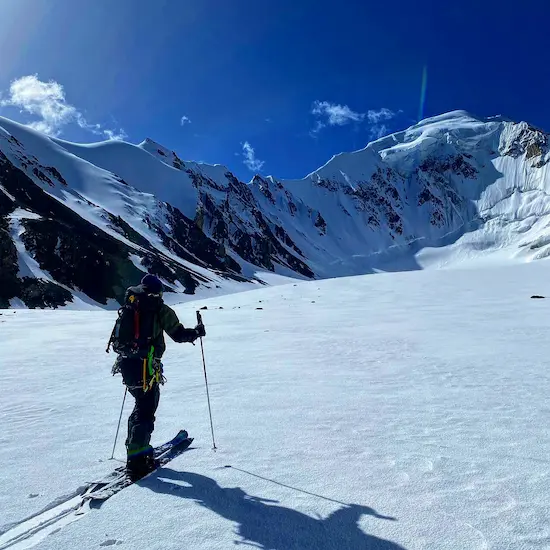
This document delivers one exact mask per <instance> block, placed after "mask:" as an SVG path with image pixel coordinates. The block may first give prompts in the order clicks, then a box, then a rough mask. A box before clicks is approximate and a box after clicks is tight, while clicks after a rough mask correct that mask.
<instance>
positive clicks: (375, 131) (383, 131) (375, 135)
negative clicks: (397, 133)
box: [370, 124, 390, 139]
mask: <svg viewBox="0 0 550 550" xmlns="http://www.w3.org/2000/svg"><path fill="white" fill-rule="evenodd" d="M389 133H390V131H389V129H388V127H387V126H386V125H385V124H375V125H374V126H371V128H370V139H380V138H381V137H384V136H387V135H388V134H389Z"/></svg>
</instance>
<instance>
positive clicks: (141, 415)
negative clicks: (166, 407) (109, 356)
mask: <svg viewBox="0 0 550 550" xmlns="http://www.w3.org/2000/svg"><path fill="white" fill-rule="evenodd" d="M120 370H121V372H122V378H123V380H124V383H125V384H126V386H128V391H129V392H130V394H131V395H132V396H133V397H134V399H135V400H136V402H135V405H134V410H133V411H132V414H131V415H130V417H129V418H128V437H127V438H126V450H127V452H128V458H134V457H137V456H140V455H146V454H150V453H151V452H152V447H151V434H152V433H153V430H154V429H155V413H156V411H157V407H158V404H159V399H160V389H159V385H158V384H157V383H155V384H153V385H152V386H151V387H150V388H149V389H148V390H147V391H143V388H142V384H143V380H142V378H143V369H142V360H140V359H134V358H124V359H122V360H121V364H120Z"/></svg>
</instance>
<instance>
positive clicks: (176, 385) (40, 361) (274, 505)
mask: <svg viewBox="0 0 550 550" xmlns="http://www.w3.org/2000/svg"><path fill="white" fill-rule="evenodd" d="M548 268H549V264H548V263H546V262H537V263H532V264H525V265H517V266H512V267H506V268H505V269H501V268H483V269H476V270H448V271H424V272H411V273H399V274H386V275H379V276H363V277H355V278H343V279H338V280H327V281H322V282H307V283H297V284H290V285H286V286H279V287H271V288H265V289H261V290H257V291H253V292H247V293H241V294H235V295H232V296H225V297H218V298H215V299H210V300H206V301H199V302H195V303H187V304H185V305H182V306H179V307H177V311H178V313H179V315H180V317H181V320H182V321H183V322H184V323H186V324H193V323H194V319H195V309H196V308H197V307H200V306H202V305H208V310H207V311H204V312H203V316H204V320H205V323H206V325H207V331H208V335H207V337H206V339H205V342H204V344H205V354H206V362H207V367H208V376H209V382H210V393H211V402H212V412H213V416H214V426H215V430H216V442H217V445H218V451H217V452H214V451H212V450H211V439H210V426H209V422H208V413H207V405H206V397H205V389H204V379H203V373H202V364H201V355H200V348H198V347H192V346H190V345H176V344H174V343H173V342H168V350H167V353H166V356H165V361H164V362H165V368H166V375H167V377H168V382H167V384H166V386H164V388H163V389H162V398H161V404H160V408H159V411H158V414H157V424H156V430H155V433H154V442H156V443H160V442H162V441H163V440H166V439H168V438H170V437H172V436H173V435H174V434H175V433H176V431H177V430H178V429H179V428H182V427H184V428H186V429H187V430H188V431H189V432H190V434H191V435H192V436H194V437H195V438H196V439H195V443H194V444H193V447H194V449H192V450H190V451H189V452H187V453H186V454H184V455H183V456H181V457H179V458H178V459H176V460H174V461H173V462H172V463H171V464H170V466H169V467H166V468H163V469H162V470H160V471H158V472H157V473H155V474H153V475H152V476H150V477H149V478H147V479H145V480H143V481H141V482H140V483H138V484H136V485H134V486H132V487H130V488H128V489H126V490H124V491H123V492H121V493H119V494H118V495H116V496H114V497H113V498H112V499H110V500H109V501H107V502H106V503H105V504H103V506H101V507H100V508H99V509H91V510H88V511H87V512H86V513H84V514H83V515H81V516H74V515H71V514H72V513H71V512H70V510H69V513H68V515H66V516H64V517H63V519H61V520H60V521H59V522H58V523H54V524H53V525H50V527H48V528H44V529H41V528H40V527H38V528H37V531H36V532H35V533H34V538H33V537H30V538H27V539H25V538H23V539H21V540H20V542H19V543H18V544H14V545H10V542H9V541H10V540H13V537H14V536H15V535H16V534H17V528H18V526H19V529H20V531H21V530H23V531H24V533H23V537H24V536H25V533H27V531H26V530H27V529H28V527H29V525H31V526H32V525H35V526H37V524H38V522H39V521H42V520H44V519H45V518H46V517H47V516H48V514H50V515H51V514H52V513H53V512H52V511H51V510H50V512H47V513H45V514H43V515H39V516H36V517H35V518H34V519H31V520H29V522H27V523H25V524H22V523H21V522H22V521H23V520H24V519H25V518H27V517H29V516H32V515H34V514H37V513H38V512H40V511H41V510H42V509H43V508H45V507H47V506H49V505H52V504H57V505H58V508H55V510H58V509H61V508H63V507H69V508H70V505H71V504H72V502H73V501H71V495H73V494H74V491H75V490H76V489H77V488H78V487H81V486H82V485H83V484H84V483H85V482H86V481H92V480H94V479H97V478H99V477H100V476H102V475H104V474H106V473H107V472H109V471H111V470H112V469H113V467H115V466H117V465H119V462H117V461H109V460H107V459H108V457H109V456H110V454H111V447H112V443H113V437H114V432H115V429H116V422H117V419H118V414H119V411H120V405H121V400H122V394H123V389H122V385H121V383H120V378H119V377H116V378H112V377H111V375H110V366H111V363H112V361H113V359H114V357H113V355H112V354H111V355H106V354H105V353H104V351H103V350H104V347H105V344H106V340H107V338H108V334H109V332H110V329H111V326H112V323H113V321H114V313H113V312H100V311H93V312H84V311H81V312H73V311H17V312H14V311H5V312H3V313H2V315H0V341H1V342H2V359H3V361H2V363H3V366H4V368H3V369H2V379H3V383H2V386H3V388H4V398H3V399H2V400H0V421H1V425H2V430H1V431H0V510H1V512H2V513H1V515H0V518H1V519H0V521H1V522H2V524H3V526H1V525H0V548H1V549H4V548H10V549H21V548H25V547H29V546H30V545H32V544H35V543H36V542H37V541H38V542H39V544H38V548H41V549H43V550H59V549H68V548H79V549H88V548H90V549H91V548H98V547H108V546H120V547H121V548H128V549H134V548H147V549H149V550H156V549H159V550H160V549H162V550H166V549H170V548H174V549H175V548H178V549H180V548H193V549H197V550H202V549H205V550H206V549H208V550H212V549H224V550H225V549H229V548H234V547H235V544H244V545H247V546H252V547H257V548H264V549H277V550H288V549H315V550H325V549H352V550H355V549H371V550H372V549H376V550H381V549H385V550H397V549H406V550H420V549H422V550H426V549H430V550H436V549H437V550H448V549H453V550H454V549H457V550H459V549H460V550H474V549H476V550H477V549H498V550H504V549H514V550H518V549H521V550H523V549H542V548H550V522H549V517H550V461H549V458H548V457H549V456H550V442H549V438H548V427H547V424H548V413H549V407H548V385H549V382H550V374H549V370H548V366H547V362H548V357H549V356H550V340H549V339H548V338H547V324H548V307H549V302H548V301H545V300H531V299H530V296H531V295H532V294H545V291H546V290H547V283H548ZM220 307H223V308H224V309H218V308H220ZM257 308H263V309H257ZM6 390H7V391H6ZM129 411H130V404H129V403H127V404H126V408H125V415H124V416H125V417H126V416H127V415H128V413H129ZM122 432H123V433H122V434H121V436H120V437H119V443H118V447H117V452H116V457H117V458H118V459H121V458H123V440H124V437H125V428H124V427H123V429H122ZM61 497H65V498H61ZM40 518H41V519H40ZM70 521H73V522H72V523H69V522H70ZM33 522H34V523H33ZM48 529H49V530H50V531H52V533H51V534H50V535H49V536H45V537H44V538H43V540H42V541H41V542H40V538H41V537H42V536H44V535H45V534H46V533H47V531H48ZM19 534H21V533H19Z"/></svg>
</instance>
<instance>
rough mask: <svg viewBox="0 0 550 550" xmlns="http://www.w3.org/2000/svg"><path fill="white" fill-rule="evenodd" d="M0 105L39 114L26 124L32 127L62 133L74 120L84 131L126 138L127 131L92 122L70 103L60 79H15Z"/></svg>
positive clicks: (51, 134)
mask: <svg viewBox="0 0 550 550" xmlns="http://www.w3.org/2000/svg"><path fill="white" fill-rule="evenodd" d="M0 107H18V108H19V109H20V110H21V112H26V113H28V114H31V115H34V116H37V117H39V118H40V120H37V121H33V122H30V123H29V124H27V126H29V127H30V128H33V129H35V130H38V131H39V132H43V133H45V134H49V135H50V136H54V137H55V136H59V135H60V134H61V133H62V132H63V128H64V127H65V126H66V125H68V124H71V123H74V124H77V125H78V126H80V128H82V129H83V130H87V131H89V132H91V133H92V134H95V135H98V136H103V137H105V138H107V139H111V140H121V139H124V138H126V137H127V135H126V133H125V132H124V130H122V129H120V130H116V131H115V130H111V129H108V128H104V127H103V126H101V125H100V124H89V123H88V122H87V121H86V119H85V118H84V115H83V114H82V113H81V112H79V111H78V110H77V108H76V107H74V105H71V104H70V103H67V100H66V98H65V90H64V88H63V86H62V85H61V84H59V82H55V81H54V80H50V81H49V82H43V81H42V80H39V79H38V76H37V75H28V76H22V77H21V78H18V79H16V80H14V81H12V83H11V85H10V89H9V97H8V98H7V99H2V100H1V101H0Z"/></svg>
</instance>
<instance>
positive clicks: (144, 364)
mask: <svg viewBox="0 0 550 550" xmlns="http://www.w3.org/2000/svg"><path fill="white" fill-rule="evenodd" d="M147 389H148V388H147V358H144V359H143V391H144V392H145V391H147Z"/></svg>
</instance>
